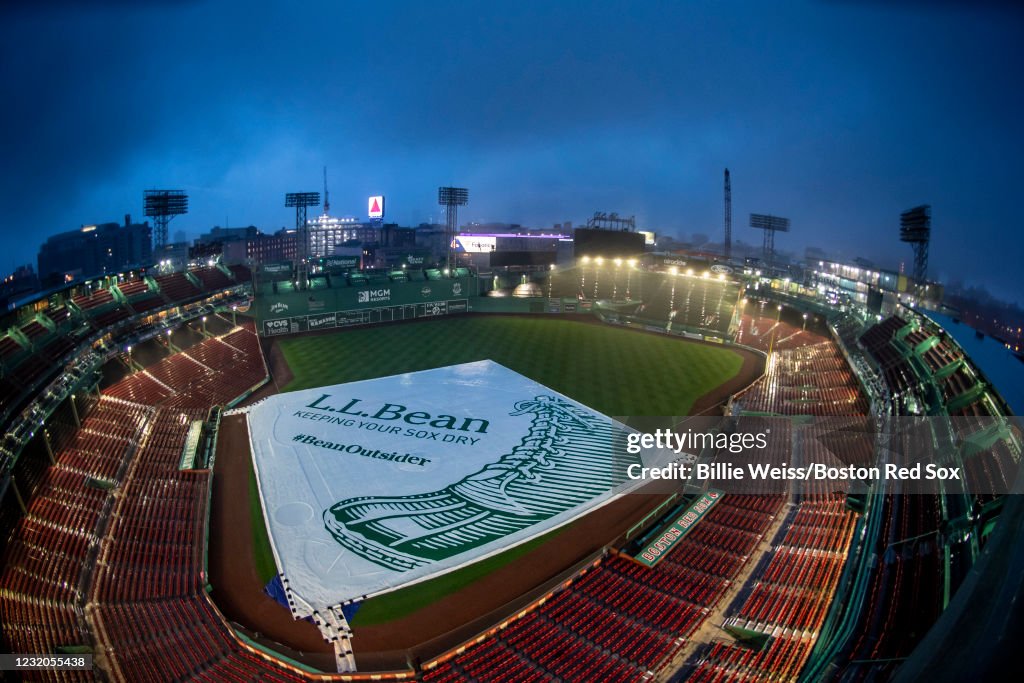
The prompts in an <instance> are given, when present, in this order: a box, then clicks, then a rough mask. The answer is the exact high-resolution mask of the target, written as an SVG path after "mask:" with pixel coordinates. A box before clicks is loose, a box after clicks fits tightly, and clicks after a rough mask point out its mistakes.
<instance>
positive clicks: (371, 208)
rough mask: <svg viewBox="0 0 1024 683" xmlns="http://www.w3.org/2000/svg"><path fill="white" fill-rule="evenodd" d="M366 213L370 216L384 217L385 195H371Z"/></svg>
mask: <svg viewBox="0 0 1024 683" xmlns="http://www.w3.org/2000/svg"><path fill="white" fill-rule="evenodd" d="M366 206H367V209H366V215H368V216H369V217H370V218H384V196H383V195H378V196H376V197H370V199H369V201H368V202H367V204H366Z"/></svg>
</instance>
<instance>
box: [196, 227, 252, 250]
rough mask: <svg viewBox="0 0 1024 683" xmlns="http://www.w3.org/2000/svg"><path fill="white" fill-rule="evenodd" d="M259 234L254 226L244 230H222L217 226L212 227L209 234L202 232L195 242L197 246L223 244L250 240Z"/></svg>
mask: <svg viewBox="0 0 1024 683" xmlns="http://www.w3.org/2000/svg"><path fill="white" fill-rule="evenodd" d="M259 234H260V231H259V228H257V227H256V226H255V225H247V226H245V227H244V228H222V227H220V226H219V225H215V226H213V228H212V229H211V230H210V231H209V232H204V233H203V234H202V235H200V236H199V237H198V238H197V239H196V242H195V245H196V246H199V245H212V244H224V243H225V242H234V241H236V240H248V239H252V238H254V237H256V236H258V235H259Z"/></svg>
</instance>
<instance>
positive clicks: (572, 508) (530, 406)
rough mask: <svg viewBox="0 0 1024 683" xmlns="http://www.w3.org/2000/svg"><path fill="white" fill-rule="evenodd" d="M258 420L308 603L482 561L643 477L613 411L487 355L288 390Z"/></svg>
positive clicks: (287, 550)
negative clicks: (633, 468) (636, 473)
mask: <svg viewBox="0 0 1024 683" xmlns="http://www.w3.org/2000/svg"><path fill="white" fill-rule="evenodd" d="M248 421H249V432H250V439H251V442H252V453H253V460H254V463H255V467H256V472H257V477H258V482H259V488H260V493H261V496H262V498H263V509H264V516H265V518H266V520H267V525H268V528H269V531H270V536H271V542H272V545H273V548H274V553H275V556H276V559H277V564H278V569H279V571H280V572H281V573H282V574H283V575H284V579H285V582H286V583H285V585H286V588H287V589H288V591H289V594H290V596H291V597H292V598H293V599H295V601H296V611H297V612H298V613H299V614H306V613H308V612H310V611H312V610H323V608H326V607H329V606H333V605H338V604H340V603H342V602H344V601H347V600H353V599H359V598H361V597H362V596H366V595H372V594H375V593H379V592H383V591H387V590H391V589H394V588H396V587H400V586H404V585H407V584H409V583H412V582H415V581H419V580H423V579H425V578H428V577H431V576H436V575H438V574H441V573H444V572H447V571H450V570H451V569H454V568H455V567H459V566H462V565H465V564H468V563H471V562H475V561H477V560H479V559H481V558H482V557H485V556H487V555H490V554H494V553H496V552H500V551H502V550H505V549H506V548H508V547H509V546H512V545H515V544H517V543H520V542H523V541H525V540H528V539H530V538H533V537H535V536H537V535H539V534H542V533H544V532H545V531H548V530H550V529H553V528H555V527H557V526H560V525H562V524H564V523H566V522H568V521H570V520H572V519H575V518H576V517H579V516H581V515H583V514H585V513H587V512H589V511H591V510H593V509H594V508H595V507H597V506H599V505H601V504H604V503H606V502H608V501H609V500H611V499H612V498H613V497H615V496H616V495H618V494H621V493H622V492H623V491H625V490H628V489H630V488H632V487H634V486H636V485H637V484H638V483H640V482H636V481H632V480H629V479H628V478H627V477H626V474H625V470H626V467H627V466H628V465H629V464H633V463H639V462H640V459H639V456H636V455H628V454H627V453H626V451H625V448H624V447H623V446H622V434H623V432H622V430H623V429H624V428H623V427H622V426H621V425H620V424H619V423H617V422H615V421H614V420H612V419H611V418H608V417H606V416H604V415H601V414H599V413H596V412H594V411H593V410H590V409H589V408H587V407H586V406H584V405H582V404H580V403H578V402H576V401H573V400H571V399H568V398H566V397H564V396H562V395H560V394H558V393H557V392H554V391H552V390H551V389H548V388H547V387H544V386H543V385H540V384H537V383H536V382H533V381H532V380H530V379H528V378H526V377H523V376H522V375H520V374H518V373H515V372H512V371H511V370H509V369H507V368H505V367H502V366H501V365H498V364H497V363H494V362H492V361H479V362H475V363H465V364H463V365H455V366H450V367H446V368H438V369H436V370H426V371H423V372H415V373H409V374H405V375H395V376H392V377H385V378H381V379H375V380H366V381H361V382H352V383H349V384H341V385H335V386H330V387H320V388H316V389H309V390H305V391H297V392H292V393H285V394H278V395H276V396H272V397H270V398H268V399H266V400H265V401H263V402H261V403H258V404H256V405H254V406H252V407H251V408H250V409H249V410H248ZM616 444H617V445H616Z"/></svg>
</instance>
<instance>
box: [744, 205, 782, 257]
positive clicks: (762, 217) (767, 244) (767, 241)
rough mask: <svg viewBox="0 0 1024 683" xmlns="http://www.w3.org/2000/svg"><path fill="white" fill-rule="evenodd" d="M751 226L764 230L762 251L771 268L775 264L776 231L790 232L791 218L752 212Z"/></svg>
mask: <svg viewBox="0 0 1024 683" xmlns="http://www.w3.org/2000/svg"><path fill="white" fill-rule="evenodd" d="M750 227H752V228H757V229H758V230H764V244H763V247H762V252H763V254H764V260H765V261H766V262H767V263H768V267H769V268H771V267H772V266H774V264H775V233H777V232H789V219H788V218H781V217H779V216H770V215H767V214H763V213H752V214H750Z"/></svg>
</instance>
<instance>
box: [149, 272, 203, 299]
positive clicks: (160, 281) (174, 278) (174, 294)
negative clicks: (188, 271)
mask: <svg viewBox="0 0 1024 683" xmlns="http://www.w3.org/2000/svg"><path fill="white" fill-rule="evenodd" d="M153 279H154V280H155V281H156V284H157V287H159V288H160V291H161V292H162V293H163V295H164V296H166V297H167V299H168V300H169V301H181V302H186V301H191V300H192V299H194V298H196V297H197V296H198V295H199V289H198V288H197V287H196V286H195V285H193V284H192V281H191V280H189V279H188V278H187V277H185V274H184V273H171V274H169V275H157V276H156V277H155V278H153Z"/></svg>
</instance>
